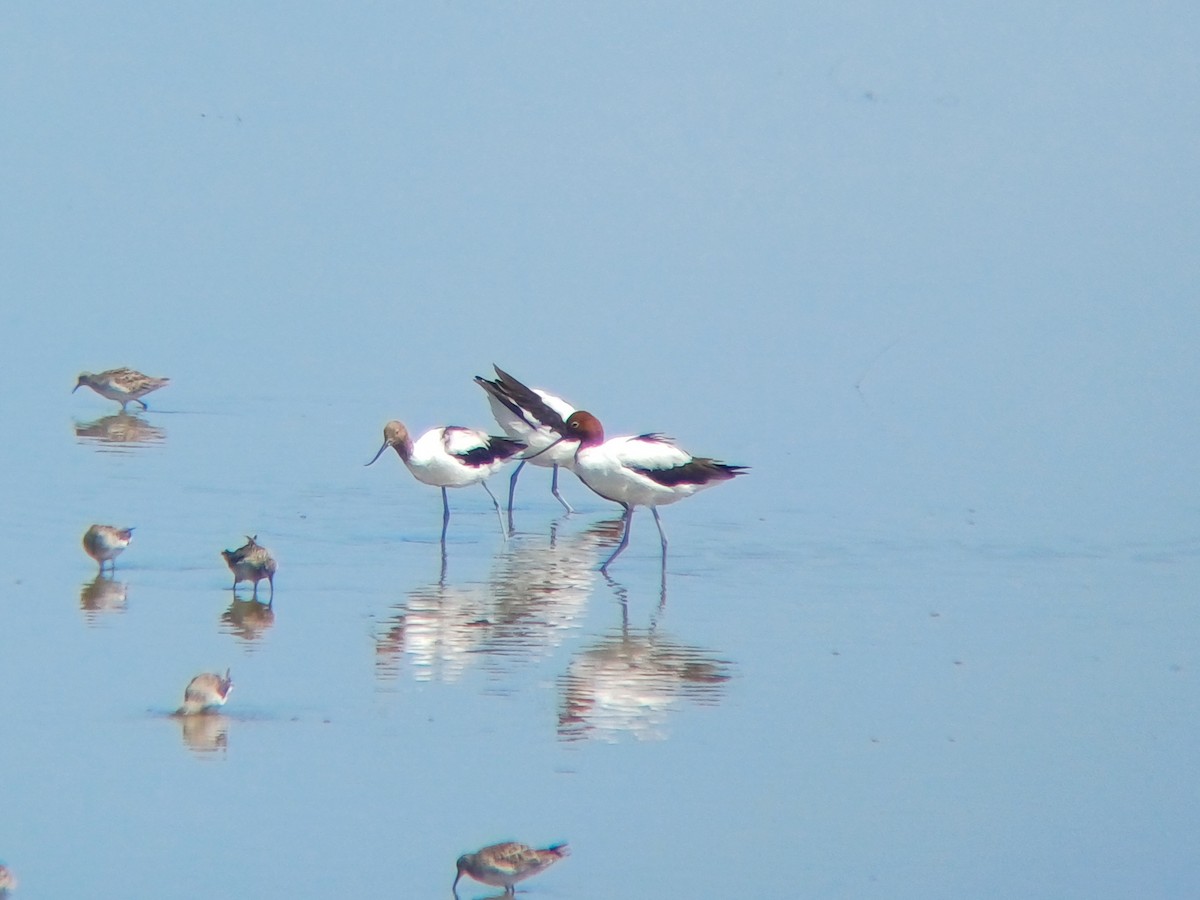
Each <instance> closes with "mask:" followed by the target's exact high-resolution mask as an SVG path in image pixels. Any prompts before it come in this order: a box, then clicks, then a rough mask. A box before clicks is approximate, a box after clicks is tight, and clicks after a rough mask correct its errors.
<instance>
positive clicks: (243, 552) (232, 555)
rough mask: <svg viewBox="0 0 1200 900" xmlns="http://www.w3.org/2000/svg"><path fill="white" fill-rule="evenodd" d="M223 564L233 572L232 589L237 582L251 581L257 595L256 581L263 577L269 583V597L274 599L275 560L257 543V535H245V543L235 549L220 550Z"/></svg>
mask: <svg viewBox="0 0 1200 900" xmlns="http://www.w3.org/2000/svg"><path fill="white" fill-rule="evenodd" d="M221 556H222V557H223V558H224V559H225V565H227V566H229V571H230V572H232V573H233V589H234V590H235V591H236V590H237V586H238V583H239V582H242V581H253V582H254V596H255V597H257V596H258V583H259V582H260V581H262V580H263V579H264V578H265V579H267V583H268V584H269V585H271V599H272V600H274V599H275V560H274V558H273V557H272V556H271V551H269V550H268V549H267V548H266V547H263V546H262V545H261V544H259V543H258V535H254V536H253V537H252V536H250V535H246V543H245V544H243V545H242V546H240V547H238V548H237V549H236V550H222V551H221Z"/></svg>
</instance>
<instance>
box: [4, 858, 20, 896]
mask: <svg viewBox="0 0 1200 900" xmlns="http://www.w3.org/2000/svg"><path fill="white" fill-rule="evenodd" d="M16 889H17V876H16V875H14V874H13V873H12V869H10V868H9V867H8V866H6V865H3V864H0V897H7V896H8V892H9V891H15V890H16Z"/></svg>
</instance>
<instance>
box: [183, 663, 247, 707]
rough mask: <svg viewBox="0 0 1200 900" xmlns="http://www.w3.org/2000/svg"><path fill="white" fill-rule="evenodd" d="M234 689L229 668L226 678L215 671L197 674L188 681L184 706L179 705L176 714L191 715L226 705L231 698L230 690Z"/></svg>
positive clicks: (184, 695)
mask: <svg viewBox="0 0 1200 900" xmlns="http://www.w3.org/2000/svg"><path fill="white" fill-rule="evenodd" d="M232 690H233V679H232V678H230V677H229V670H228V669H226V670H225V677H224V678H222V677H221V676H220V675H217V674H216V673H215V672H205V673H204V674H202V675H197V676H196V677H195V678H193V679H192V680H191V681H189V682H188V686H187V687H186V688H185V689H184V691H183V706H181V707H179V710H178V712H177V713H176V715H180V716H191V715H195V714H196V713H202V712H205V711H206V710H211V709H213V708H215V707H217V706H224V705H225V701H226V700H228V699H229V692H230V691H232Z"/></svg>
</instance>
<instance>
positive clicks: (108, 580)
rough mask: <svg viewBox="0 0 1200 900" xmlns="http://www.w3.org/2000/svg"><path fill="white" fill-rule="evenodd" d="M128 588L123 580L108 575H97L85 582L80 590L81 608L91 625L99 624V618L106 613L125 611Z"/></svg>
mask: <svg viewBox="0 0 1200 900" xmlns="http://www.w3.org/2000/svg"><path fill="white" fill-rule="evenodd" d="M127 597H128V589H127V587H126V585H125V582H123V581H115V580H114V579H113V578H112V577H110V576H108V575H99V574H98V575H96V577H95V579H93V580H92V581H88V582H85V583H84V585H83V589H82V590H81V591H80V592H79V608H80V609H82V610H83V615H84V618H86V619H87V622H88V624H89V625H95V624H97V620H98V619H99V618H100V617H101V616H103V615H105V614H106V613H123V612H125V610H126V608H127V607H128V603H127V600H126V598H127Z"/></svg>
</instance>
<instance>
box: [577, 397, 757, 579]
mask: <svg viewBox="0 0 1200 900" xmlns="http://www.w3.org/2000/svg"><path fill="white" fill-rule="evenodd" d="M565 428H566V438H567V439H568V440H577V441H579V447H578V449H576V451H575V467H574V471H575V474H576V475H578V476H579V480H580V481H582V482H583V483H584V484H586V485H587V486H588V487H589V488H591V489H592V490H593V491H595V492H596V493H597V494H599V495H600V496H601V497H603V498H604V499H606V500H612V501H613V502H614V503H620V504H621V505H622V506H623V507H625V528H624V531H623V533H622V535H621V543H620V544H618V545H617V549H616V550H614V551H613V553H612V556H610V557H609V558H608V559H606V560H605V561H604V565H602V566H601V567H600V571H601V572H605V571H607V570H608V567H609V565H610V564H611V563H612V561H613V560H614V559H616V558H617V557H618V556H619V555H620V553H621V551H622V550H624V549H625V547H626V546H627V545H628V544H629V525H630V523H631V521H632V519H633V510H634V507H637V506H648V507H650V511H651V512H652V513H654V522H655V524H657V525H658V536H659V538H660V540H661V541H662V560H663V566H664V568H665V567H666V565H667V535H666V533H665V532H664V531H663V527H662V520H661V519H659V517H658V507H660V506H665V505H666V504H668V503H675V502H677V501H679V500H682V499H683V498H684V497H690V496H692V494H694V493H696V492H697V491H702V490H704V489H705V488H710V487H712V486H713V485H714V484H716V483H717V482H720V481H728V480H729V479H731V478H733V477H735V476H737V475H741V474H742V473H743V472H745V471H746V466H731V465H728V464H726V463H723V462H719V461H717V460H715V459H709V458H707V457H703V456H692V455H691V454H690V453H688V452H686V451H684V450H681V449H680V448H679V447H676V446H675V444H674V443H673V442H671V441H670V440H669V439H668V438H665V437H663V436H662V435H660V434H641V435H637V436H636V437H615V438H610V439H609V440H607V441H606V440H605V439H604V427H603V426H602V425H601V424H600V420H599V419H597V418H596V417H595V416H593V415H592V414H591V413H588V412H583V411H578V412H574V413H572V414H571V415H570V416H568V417H567V421H566V424H565Z"/></svg>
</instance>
